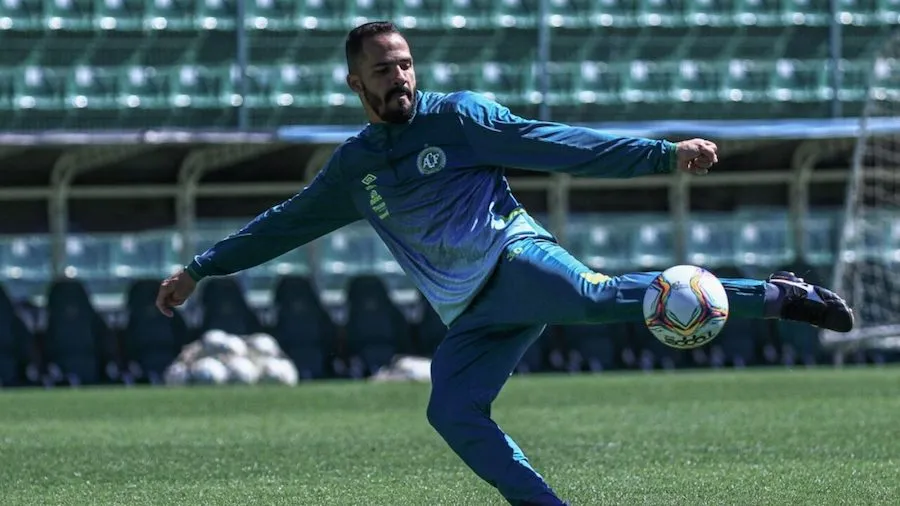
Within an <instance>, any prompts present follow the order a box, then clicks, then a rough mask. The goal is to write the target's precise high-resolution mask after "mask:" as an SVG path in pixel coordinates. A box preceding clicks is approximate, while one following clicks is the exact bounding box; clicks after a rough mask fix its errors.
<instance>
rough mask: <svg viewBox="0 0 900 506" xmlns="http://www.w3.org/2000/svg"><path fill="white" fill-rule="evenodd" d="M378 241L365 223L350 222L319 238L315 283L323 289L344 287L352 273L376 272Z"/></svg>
mask: <svg viewBox="0 0 900 506" xmlns="http://www.w3.org/2000/svg"><path fill="white" fill-rule="evenodd" d="M377 241H380V239H379V238H378V236H377V235H375V232H374V231H373V230H372V229H371V227H369V226H368V224H365V223H362V224H359V225H355V224H354V225H348V226H346V227H344V228H342V229H340V230H337V231H335V232H332V233H330V234H328V235H327V236H325V237H323V238H322V239H320V240H319V241H317V245H318V247H319V252H320V253H319V254H320V256H319V265H318V272H317V280H316V285H317V286H319V287H320V288H321V289H323V290H334V289H343V288H344V285H345V284H346V282H347V280H348V279H349V278H350V277H353V276H357V275H361V274H371V273H373V272H375V248H376V247H377Z"/></svg>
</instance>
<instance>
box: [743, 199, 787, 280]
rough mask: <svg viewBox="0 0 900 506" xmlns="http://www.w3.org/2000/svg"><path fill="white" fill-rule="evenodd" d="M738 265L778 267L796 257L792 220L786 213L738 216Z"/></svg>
mask: <svg viewBox="0 0 900 506" xmlns="http://www.w3.org/2000/svg"><path fill="white" fill-rule="evenodd" d="M734 218H735V221H736V223H737V224H738V225H737V227H736V228H735V255H736V259H735V264H737V265H746V266H765V267H777V266H780V265H786V264H788V263H790V262H791V261H792V260H793V258H794V247H793V240H792V237H791V231H790V221H789V220H788V217H787V213H786V211H785V210H775V211H768V210H740V211H737V212H736V213H735V216H734Z"/></svg>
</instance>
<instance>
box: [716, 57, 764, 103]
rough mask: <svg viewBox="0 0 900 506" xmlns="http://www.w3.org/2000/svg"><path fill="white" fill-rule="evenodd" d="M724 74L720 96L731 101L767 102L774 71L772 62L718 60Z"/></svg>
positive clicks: (722, 74)
mask: <svg viewBox="0 0 900 506" xmlns="http://www.w3.org/2000/svg"><path fill="white" fill-rule="evenodd" d="M718 66H719V71H720V75H721V76H722V78H721V82H722V89H721V92H720V96H721V97H722V99H723V100H725V101H731V102H767V101H768V90H769V81H770V79H771V78H772V74H773V72H774V69H773V65H772V63H771V62H763V61H756V60H737V59H735V60H725V61H721V62H718Z"/></svg>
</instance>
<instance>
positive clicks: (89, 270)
mask: <svg viewBox="0 0 900 506" xmlns="http://www.w3.org/2000/svg"><path fill="white" fill-rule="evenodd" d="M111 245H112V244H111V241H109V240H107V239H106V238H104V237H102V236H101V237H96V236H94V235H90V234H69V235H68V236H67V237H66V263H65V268H64V273H65V275H66V276H67V277H72V278H74V277H77V278H80V279H104V278H110V277H112V272H111V271H110V249H111Z"/></svg>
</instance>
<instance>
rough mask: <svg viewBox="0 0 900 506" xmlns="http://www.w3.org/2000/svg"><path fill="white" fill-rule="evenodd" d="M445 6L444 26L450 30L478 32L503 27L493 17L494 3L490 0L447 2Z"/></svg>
mask: <svg viewBox="0 0 900 506" xmlns="http://www.w3.org/2000/svg"><path fill="white" fill-rule="evenodd" d="M498 3H499V2H498ZM444 5H445V7H446V10H445V12H444V25H445V26H446V27H448V28H469V29H476V30H478V29H485V28H495V27H497V26H502V25H500V24H499V20H495V19H494V18H493V17H492V14H493V12H492V2H490V1H488V0H447V1H446V2H445V4H444Z"/></svg>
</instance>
